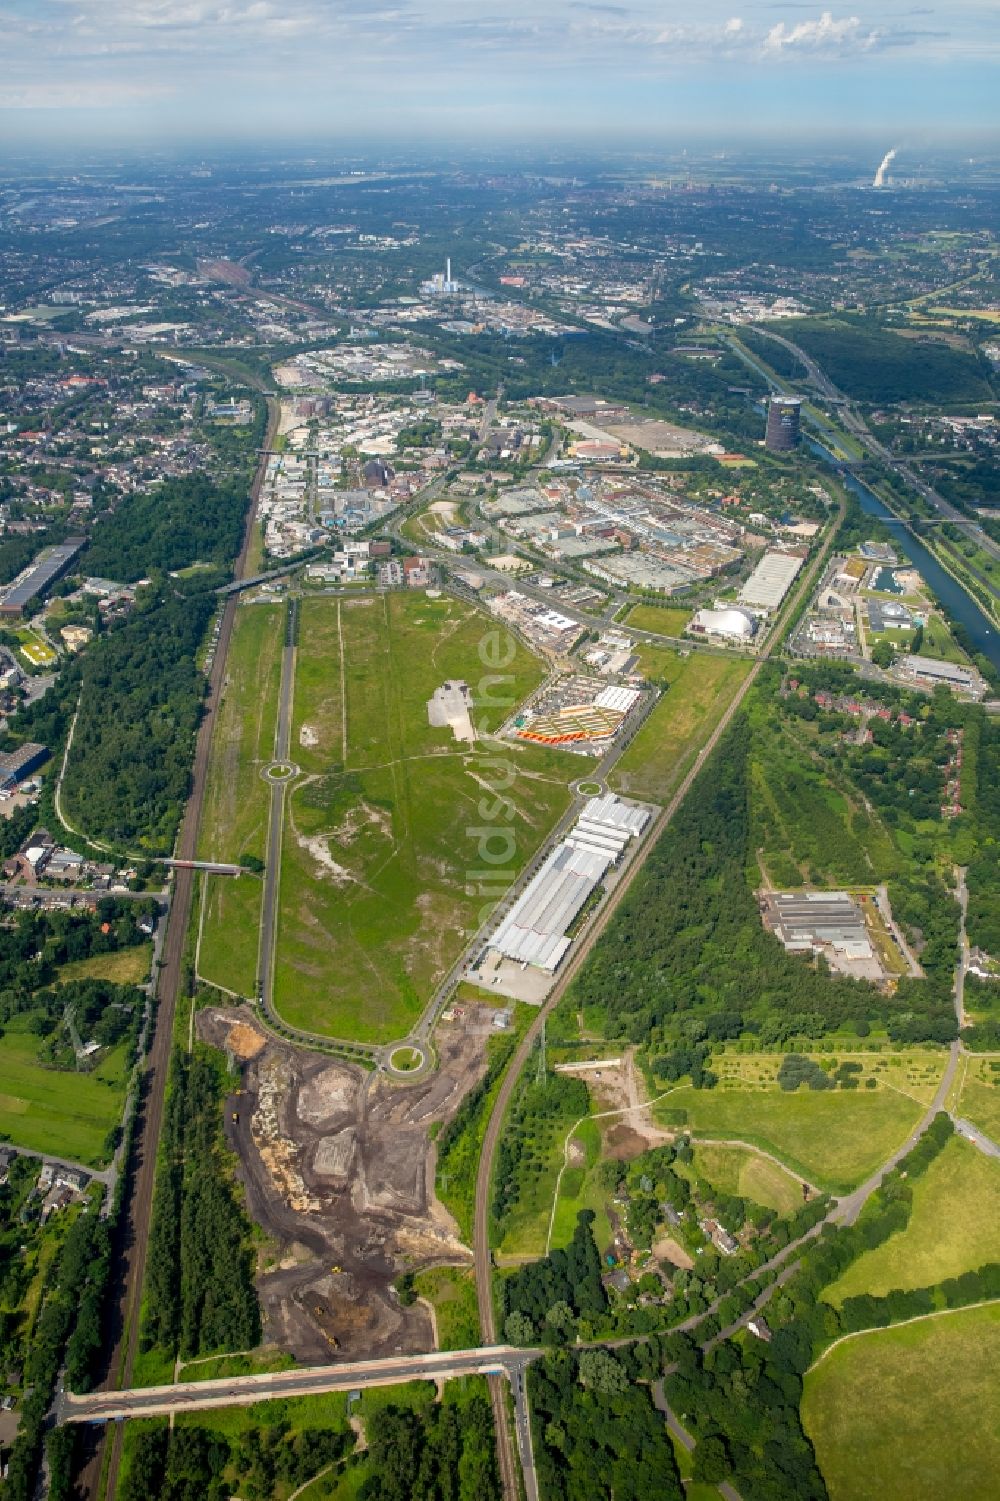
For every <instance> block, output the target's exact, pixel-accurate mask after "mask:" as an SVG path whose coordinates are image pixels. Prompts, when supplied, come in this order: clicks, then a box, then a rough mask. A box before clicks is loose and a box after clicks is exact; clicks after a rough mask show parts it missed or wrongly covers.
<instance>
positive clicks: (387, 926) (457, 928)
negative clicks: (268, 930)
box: [274, 594, 578, 1042]
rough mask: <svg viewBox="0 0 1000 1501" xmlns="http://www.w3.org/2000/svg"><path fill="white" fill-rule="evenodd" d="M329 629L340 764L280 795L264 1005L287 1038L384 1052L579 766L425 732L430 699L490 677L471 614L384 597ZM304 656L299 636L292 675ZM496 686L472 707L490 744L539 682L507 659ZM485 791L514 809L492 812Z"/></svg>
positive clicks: (528, 666)
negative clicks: (301, 1033)
mask: <svg viewBox="0 0 1000 1501" xmlns="http://www.w3.org/2000/svg"><path fill="white" fill-rule="evenodd" d="M315 603H316V605H317V607H323V606H325V607H326V608H327V610H329V609H330V604H331V602H330V601H316V602H315ZM342 623H343V630H344V636H345V676H346V685H345V686H346V703H347V742H348V757H347V766H346V771H345V770H344V768H343V765H342V761H341V752H340V750H339V748H338V750H337V752H336V754H335V755H332V756H331V758H330V761H329V763H328V767H327V774H326V775H323V776H319V775H316V774H313V775H312V776H310V777H309V778H308V779H303V780H302V781H300V782H299V783H297V784H296V786H295V787H294V788H293V789H292V791H291V793H290V795H289V797H288V802H287V807H286V824H285V830H284V835H283V841H282V856H281V885H280V899H279V904H278V905H279V914H278V944H277V958H276V964H275V988H274V1001H275V1006H276V1009H277V1010H278V1011H279V1012H280V1014H281V1015H282V1016H283V1017H284V1018H285V1020H286V1021H288V1022H290V1023H291V1024H293V1025H294V1026H298V1027H302V1028H305V1029H307V1030H310V1031H314V1032H318V1033H322V1034H324V1035H327V1036H333V1037H338V1038H342V1039H350V1040H352V1041H360V1042H388V1041H391V1040H393V1039H395V1038H399V1037H402V1036H404V1035H405V1034H406V1032H407V1031H408V1029H409V1028H410V1027H411V1026H412V1025H413V1023H414V1022H415V1021H416V1020H417V1018H418V1017H419V1015H420V1013H421V1011H422V1010H423V1008H424V1006H425V1005H426V1004H427V1002H428V1000H429V999H430V996H431V995H432V993H433V991H434V987H435V985H436V984H437V983H438V981H439V980H440V979H441V978H442V977H443V976H444V974H445V973H446V972H447V970H448V969H449V967H450V965H451V964H452V963H453V962H454V960H455V959H456V958H457V957H458V954H459V953H460V951H461V949H462V947H463V946H464V944H465V943H466V942H467V941H468V940H469V939H470V938H471V937H472V936H473V934H474V933H475V931H476V930H477V928H478V927H479V925H480V923H481V922H482V920H483V916H484V896H487V897H488V896H489V895H490V894H491V893H490V892H489V890H488V889H487V891H485V892H484V891H483V890H482V889H481V885H480V883H481V882H482V880H483V878H484V877H490V878H492V879H493V880H494V881H495V879H496V872H497V871H498V870H499V871H501V872H509V873H510V875H509V876H508V877H507V879H508V880H509V879H510V876H512V875H513V874H515V873H516V872H517V871H519V870H520V869H521V867H522V866H523V865H524V864H525V862H526V861H527V860H528V859H529V858H530V857H531V856H532V855H533V854H534V852H535V851H536V850H537V848H538V847H539V845H540V844H541V843H542V841H543V840H544V838H545V837H546V835H547V834H548V832H549V830H550V829H551V828H552V826H553V825H554V824H555V823H556V821H557V820H558V818H559V817H560V815H561V814H562V813H563V812H564V811H565V809H566V807H567V806H568V805H569V800H570V798H569V791H568V786H567V783H568V781H569V780H570V779H571V778H572V777H573V776H574V775H575V774H576V771H577V770H578V763H575V762H573V760H572V758H571V757H568V756H566V755H564V754H559V753H556V752H551V751H547V750H545V749H540V748H537V747H533V746H527V745H518V744H514V743H513V742H511V743H509V744H508V743H507V742H504V744H503V747H502V749H500V750H495V749H494V747H493V746H492V745H487V743H486V742H480V743H479V744H477V745H476V746H475V747H470V746H463V745H460V744H458V743H457V742H456V741H455V740H454V738H453V736H452V733H451V731H450V729H448V728H435V727H433V726H431V725H430V724H429V722H428V717H427V700H428V699H429V698H430V697H431V695H432V693H433V692H434V690H435V688H437V687H438V686H440V684H441V683H443V682H445V681H448V680H452V679H459V678H460V679H463V680H465V681H466V682H468V683H469V684H470V687H472V689H473V693H474V695H475V694H476V690H477V688H479V686H480V682H481V680H482V679H483V678H484V676H489V674H488V673H487V669H486V668H484V665H483V662H482V658H481V655H480V651H479V648H480V645H481V643H482V642H483V640H484V639H487V640H490V641H497V642H502V641H503V640H504V633H502V632H500V631H498V630H497V629H496V627H495V626H493V625H492V624H491V623H490V622H488V621H486V620H485V619H484V618H483V617H482V616H480V615H478V614H477V612H475V611H474V610H471V609H469V608H468V607H466V606H464V605H461V604H459V603H458V602H457V601H454V600H450V599H444V600H440V601H437V600H431V599H428V598H427V597H426V596H424V595H422V594H410V595H393V596H385V597H383V598H380V599H376V600H371V601H357V602H354V603H352V604H351V605H350V606H349V607H348V606H345V607H344V610H343V615H342ZM313 639H316V640H318V639H319V637H318V636H317V637H315V638H313ZM308 652H309V645H308V637H305V638H304V636H303V633H302V632H300V645H299V662H300V664H301V663H303V662H306V663H308ZM498 671H499V669H498ZM502 675H503V677H504V679H505V681H504V682H501V683H497V682H495V681H493V682H486V683H485V685H484V686H483V687H482V689H481V694H480V697H479V699H478V700H475V702H476V704H477V707H476V710H475V715H476V718H477V719H481V718H482V717H484V716H487V715H489V716H490V727H491V728H496V727H497V726H498V725H499V723H500V722H501V721H502V720H503V719H504V718H506V717H507V714H508V713H509V709H510V707H512V706H513V705H514V704H515V703H517V702H520V701H521V699H523V697H524V696H525V694H526V693H527V692H528V691H529V690H530V689H531V688H532V687H534V686H535V685H536V684H537V683H538V681H539V680H540V678H541V676H542V667H541V664H540V663H538V662H537V661H536V660H535V659H534V658H533V657H531V656H530V655H529V653H528V652H527V651H526V650H525V649H524V648H522V647H520V646H519V645H517V644H516V643H514V651H513V657H512V660H511V662H510V663H509V665H508V666H507V667H506V668H505V669H504V671H503V674H502ZM494 695H495V697H496V699H497V700H498V701H499V702H498V703H497V707H496V710H495V711H494V709H493V707H492V704H491V702H490V699H491V696H494ZM484 700H485V702H484ZM479 705H482V707H481V708H480V707H479ZM539 750H540V754H539ZM498 762H499V763H500V764H499V765H498ZM487 779H489V780H487ZM508 782H509V783H510V785H509V786H507V783H508ZM497 785H500V786H503V788H504V789H505V793H504V795H505V797H506V798H507V799H509V804H510V808H509V809H508V808H507V807H506V806H502V807H499V808H498V807H497V804H496V801H495V799H494V797H493V795H492V786H497ZM484 809H485V811H484ZM511 810H512V812H511ZM484 841H485V852H484V848H483V842H484ZM503 884H506V882H504V883H503ZM493 894H496V893H495V892H494V893H493Z"/></svg>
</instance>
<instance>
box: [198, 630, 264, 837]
mask: <svg viewBox="0 0 1000 1501" xmlns="http://www.w3.org/2000/svg"><path fill="white" fill-rule="evenodd" d="M284 640H285V607H284V605H246V606H244V607H242V608H241V609H239V610H237V612H236V623H235V625H234V626H233V636H232V641H231V642H230V645H229V655H228V657H227V659H226V680H225V685H224V687H223V690H222V700H221V703H220V705H219V708H218V712H217V717H216V724H215V731H214V734H213V737H212V759H211V764H210V766H209V771H208V782H207V785H206V788H205V802H204V806H203V809H202V815H201V825H200V827H199V830H198V856H199V858H200V859H202V860H236V859H237V858H238V857H239V856H240V855H241V854H253V855H257V856H258V858H260V859H263V858H264V852H265V841H266V837H267V810H268V789H267V786H266V784H265V783H264V782H263V781H262V780H261V775H260V773H261V768H262V767H264V766H266V765H267V763H268V762H269V761H270V760H272V758H273V756H274V730H275V719H276V716H277V707H278V689H279V686H280V683H281V653H282V647H283V646H284Z"/></svg>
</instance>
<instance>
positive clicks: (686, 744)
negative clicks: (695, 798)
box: [610, 648, 751, 803]
mask: <svg viewBox="0 0 1000 1501" xmlns="http://www.w3.org/2000/svg"><path fill="white" fill-rule="evenodd" d="M651 650H652V651H656V650H657V649H656V648H652V649H651ZM648 656H649V652H648V650H647V652H645V653H644V652H640V657H642V660H643V666H644V667H646V670H647V671H648V672H650V674H651V675H652V676H654V677H655V676H659V675H660V674H659V672H658V671H657V670H656V667H657V666H658V665H659V663H662V664H663V667H664V669H665V675H666V674H673V673H675V672H676V675H675V676H670V679H669V681H670V686H669V687H668V689H667V691H666V693H665V694H664V695H663V697H662V698H661V700H660V702H659V703H658V704H657V705H656V708H655V709H654V710H653V712H652V714H651V715H650V716H649V718H648V719H647V720H646V723H645V724H644V725H643V727H642V729H641V730H640V731H639V733H638V734H637V735H636V737H635V739H634V740H633V741H632V744H631V745H630V746H629V748H628V750H627V751H626V752H625V754H624V755H623V756H622V758H621V760H620V761H619V762H618V765H617V766H616V768H615V771H614V773H613V775H612V776H611V779H610V781H611V785H612V786H613V787H614V788H615V790H616V791H619V792H624V793H626V794H627V795H628V796H630V797H637V798H649V799H651V800H652V801H654V802H661V803H663V802H666V801H667V800H668V798H669V796H670V793H671V792H673V791H674V789H675V788H676V787H677V786H678V784H679V783H680V781H681V780H682V778H683V777H684V774H685V773H686V771H687V770H688V768H689V767H690V766H691V764H692V762H693V761H694V759H695V757H696V755H697V754H698V751H699V750H700V749H701V747H702V745H704V743H705V741H706V740H707V738H708V736H709V735H710V734H711V732H712V730H713V729H714V728H715V726H716V725H717V724H718V722H719V720H720V719H721V718H722V715H723V712H724V711H725V709H726V707H727V705H728V704H729V703H730V702H731V700H732V698H733V696H734V695H735V693H736V691H737V689H738V688H739V686H740V684H741V683H742V682H743V680H744V679H745V677H746V675H747V673H748V672H749V671H750V666H751V664H750V663H749V662H746V661H742V660H740V659H739V658H735V657H710V656H708V655H707V654H706V653H703V652H692V654H691V655H690V656H689V657H687V658H678V657H676V656H675V654H674V653H672V652H658V653H657V657H656V658H651V659H650V666H647V657H648ZM678 663H679V664H680V666H679V670H678V668H677V666H676V664H678Z"/></svg>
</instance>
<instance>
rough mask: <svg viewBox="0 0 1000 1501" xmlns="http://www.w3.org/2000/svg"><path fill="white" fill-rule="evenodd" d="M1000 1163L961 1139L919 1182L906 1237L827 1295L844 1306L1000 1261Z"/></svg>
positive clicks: (864, 1261) (867, 1259)
mask: <svg viewBox="0 0 1000 1501" xmlns="http://www.w3.org/2000/svg"><path fill="white" fill-rule="evenodd" d="M998 1224H1000V1162H997V1161H996V1160H995V1159H994V1158H991V1157H986V1156H984V1154H983V1153H982V1152H980V1151H979V1149H978V1148H977V1147H974V1146H972V1144H971V1143H970V1142H968V1141H965V1140H964V1139H963V1138H962V1137H960V1136H956V1137H954V1138H953V1139H952V1140H951V1141H949V1143H948V1145H947V1146H946V1147H945V1149H944V1151H943V1152H941V1154H940V1155H939V1156H938V1157H936V1158H935V1160H934V1161H933V1162H932V1163H931V1165H930V1167H929V1168H928V1169H927V1171H926V1173H924V1174H923V1175H922V1176H921V1177H919V1178H917V1179H915V1180H914V1183H913V1209H912V1212H911V1214H910V1222H909V1224H908V1225H907V1227H906V1229H905V1230H900V1231H898V1232H897V1233H896V1234H895V1235H891V1236H890V1237H889V1239H888V1240H887V1241H885V1242H884V1244H883V1245H881V1246H877V1247H876V1249H875V1250H874V1251H868V1252H866V1254H865V1255H864V1256H862V1257H860V1258H859V1259H858V1260H857V1261H855V1262H854V1263H853V1264H852V1265H851V1266H849V1267H848V1268H847V1271H846V1272H844V1274H843V1276H842V1277H840V1278H838V1280H837V1281H836V1282H834V1283H832V1284H831V1285H830V1286H829V1287H828V1288H826V1289H825V1291H824V1293H823V1297H824V1299H825V1300H826V1301H827V1302H828V1303H836V1304H840V1303H842V1302H843V1300H844V1299H845V1298H851V1297H855V1296H857V1295H858V1294H860V1293H872V1294H873V1295H874V1296H875V1297H883V1296H884V1295H885V1294H886V1293H888V1292H891V1291H892V1289H893V1288H895V1287H900V1288H911V1287H933V1286H934V1284H935V1283H937V1282H943V1281H944V1279H945V1278H946V1277H959V1276H961V1274H962V1273H963V1272H972V1271H975V1270H976V1269H977V1268H978V1267H981V1266H983V1265H984V1264H985V1263H986V1262H987V1261H995V1260H996V1248H997V1229H996V1227H997V1225H998Z"/></svg>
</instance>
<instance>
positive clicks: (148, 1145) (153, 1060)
mask: <svg viewBox="0 0 1000 1501" xmlns="http://www.w3.org/2000/svg"><path fill="white" fill-rule="evenodd" d="M268 406H269V420H268V434H267V438H266V440H265V443H264V447H265V448H269V447H270V444H271V439H272V437H273V433H274V430H275V428H276V426H277V421H278V407H277V404H276V403H273V402H269V404H268ZM266 463H267V460H266V459H264V458H262V459H261V461H260V464H259V465H258V468H257V473H256V475H255V477H254V483H253V489H252V492H251V504H250V508H249V510H248V512H247V524H246V531H245V534H244V538H243V546H242V548H241V549H240V554H239V557H238V558H237V560H236V569H235V572H236V573H237V574H238V575H240V576H242V574H243V573H245V571H246V565H247V557H248V555H249V551H250V542H251V539H252V537H253V528H254V525H255V522H256V512H257V499H258V496H259V494H260V487H261V483H262V481H263V477H264V468H265V466H266ZM235 617H236V604H235V601H233V600H230V601H229V602H228V603H227V604H226V606H225V609H224V611H223V615H222V621H221V624H220V629H219V640H218V644H217V646H216V649H215V656H214V659H213V663H212V672H211V676H210V678H209V684H208V694H207V697H206V701H205V713H204V716H203V718H202V721H201V724H200V726H199V728H198V739H197V743H196V746H195V756H194V764H193V767H192V779H191V794H190V797H189V798H188V804H187V808H186V810H185V814H184V821H183V823H182V825H181V830H180V834H179V836H178V840H177V848H176V855H177V858H178V859H182V860H191V859H193V858H194V855H195V852H196V847H197V839H198V823H199V820H200V818H201V807H202V801H203V799H204V796H205V783H206V779H207V774H208V761H209V752H210V749H211V741H212V730H213V728H214V725H215V711H216V708H217V706H218V703H219V697H220V693H221V689H222V685H223V682H224V680H225V670H226V657H227V655H228V652H229V642H230V638H231V636H232V632H233V622H234V620H235ZM194 877H195V872H194V871H193V870H186V869H183V868H179V869H178V868H175V871H174V889H173V899H172V901H171V904H170V912H169V915H168V917H167V932H166V937H165V939H164V943H163V950H162V954H161V959H160V970H159V976H158V979H157V987H156V994H157V1001H158V1005H157V1012H156V1025H155V1029H154V1032H153V1040H152V1044H151V1046H150V1049H149V1053H148V1056H147V1069H146V1075H145V1079H144V1082H143V1090H142V1099H141V1101H140V1105H139V1111H138V1115H137V1120H136V1138H135V1148H134V1151H133V1181H132V1192H131V1194H130V1195H129V1196H128V1199H127V1207H126V1212H125V1222H124V1225H123V1228H122V1236H121V1265H120V1271H119V1286H120V1294H119V1301H118V1307H117V1310H116V1315H115V1324H114V1344H113V1347H112V1351H111V1357H110V1359H109V1361H108V1376H107V1380H106V1386H107V1387H108V1388H109V1389H112V1390H113V1389H114V1388H115V1387H116V1386H117V1385H119V1384H120V1385H122V1386H128V1385H129V1384H130V1382H131V1380H132V1373H133V1370H134V1367H135V1357H136V1354H137V1352H138V1344H139V1308H140V1303H141V1299H142V1284H143V1279H144V1275H145V1270H146V1256H147V1252H148V1249H149V1222H150V1216H151V1211H152V1204H153V1184H154V1177H155V1171H156V1151H157V1146H158V1143H159V1140H160V1133H161V1128H162V1124H163V1103H164V1096H165V1093H166V1084H167V1073H168V1070H169V1066H170V1049H171V1040H172V1036H173V1026H174V1012H175V1009H176V1006H177V997H178V995H179V994H180V989H181V982H182V979H183V958H184V943H185V939H186V937H187V929H188V922H189V920H190V916H191V901H192V896H193V892H194ZM121 1452H122V1429H121V1428H120V1427H119V1428H118V1429H116V1431H115V1434H114V1438H113V1440H112V1447H111V1454H110V1458H109V1461H108V1472H107V1480H106V1484H105V1486H104V1488H103V1494H104V1496H105V1497H106V1498H107V1501H114V1497H115V1489H116V1486H117V1482H118V1468H119V1465H120V1463H121ZM102 1459H103V1455H102V1454H100V1453H99V1454H98V1455H97V1457H96V1461H95V1462H94V1463H92V1464H90V1465H89V1466H88V1468H87V1471H86V1474H85V1476H84V1477H82V1478H83V1479H84V1481H85V1483H86V1488H87V1492H88V1494H89V1495H90V1496H91V1497H92V1498H94V1501H97V1497H98V1496H99V1494H100V1491H101V1484H100V1474H101V1463H102Z"/></svg>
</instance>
